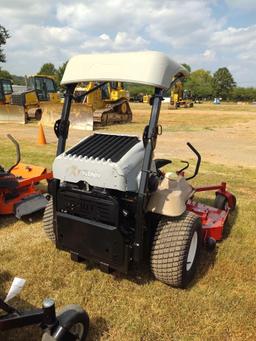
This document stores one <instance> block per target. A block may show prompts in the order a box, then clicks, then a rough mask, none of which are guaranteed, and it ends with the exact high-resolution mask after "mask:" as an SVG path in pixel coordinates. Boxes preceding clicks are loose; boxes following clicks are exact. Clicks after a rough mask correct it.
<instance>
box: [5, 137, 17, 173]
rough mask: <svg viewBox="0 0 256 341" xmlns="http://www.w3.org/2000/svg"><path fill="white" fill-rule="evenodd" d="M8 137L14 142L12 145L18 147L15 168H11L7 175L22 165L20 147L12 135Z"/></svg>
mask: <svg viewBox="0 0 256 341" xmlns="http://www.w3.org/2000/svg"><path fill="white" fill-rule="evenodd" d="M6 136H7V137H8V139H9V140H11V141H12V143H13V144H14V145H15V147H16V163H15V164H14V165H13V166H11V167H10V168H9V169H8V171H7V173H11V171H12V170H13V168H14V167H16V166H17V165H18V164H19V163H20V145H19V144H18V142H17V141H16V140H15V138H14V137H13V136H12V135H11V134H7V135H6Z"/></svg>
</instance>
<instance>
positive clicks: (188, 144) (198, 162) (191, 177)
mask: <svg viewBox="0 0 256 341" xmlns="http://www.w3.org/2000/svg"><path fill="white" fill-rule="evenodd" d="M187 146H188V147H189V148H190V149H191V150H192V152H194V153H195V154H196V156H197V163H196V168H195V171H194V174H193V175H192V176H190V177H188V178H186V180H191V179H193V178H194V177H196V176H197V174H198V171H199V168H200V165H201V155H200V154H199V152H198V151H197V150H196V148H195V147H194V146H192V144H191V143H189V142H187Z"/></svg>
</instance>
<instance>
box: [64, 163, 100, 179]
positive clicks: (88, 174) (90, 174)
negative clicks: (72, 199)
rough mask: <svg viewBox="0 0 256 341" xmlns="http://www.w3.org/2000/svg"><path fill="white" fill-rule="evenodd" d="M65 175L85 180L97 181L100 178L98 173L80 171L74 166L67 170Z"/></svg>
mask: <svg viewBox="0 0 256 341" xmlns="http://www.w3.org/2000/svg"><path fill="white" fill-rule="evenodd" d="M67 175H68V176H72V177H75V178H80V177H87V178H95V179H98V178H100V177H101V175H100V174H99V173H96V172H92V171H88V170H85V169H80V168H77V167H76V166H72V167H70V168H68V169H67Z"/></svg>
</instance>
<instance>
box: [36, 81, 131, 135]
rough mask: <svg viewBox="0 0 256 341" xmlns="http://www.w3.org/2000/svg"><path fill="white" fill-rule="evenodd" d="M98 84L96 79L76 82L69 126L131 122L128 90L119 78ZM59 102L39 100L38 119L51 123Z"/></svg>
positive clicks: (90, 127)
mask: <svg viewBox="0 0 256 341" xmlns="http://www.w3.org/2000/svg"><path fill="white" fill-rule="evenodd" d="M98 84H99V82H83V83H79V84H78V85H77V86H76V88H75V91H74V103H73V105H72V108H71V113H70V116H71V120H70V122H71V128H75V129H81V130H93V129H94V128H95V126H105V125H109V124H114V123H127V122H131V120H132V111H131V108H130V105H129V102H128V99H129V93H128V91H127V90H125V88H124V84H123V82H106V84H105V85H104V86H100V87H98V88H97V86H98ZM95 87H96V90H95ZM62 105H63V104H62V103H60V102H59V103H58V104H57V105H56V103H52V104H50V105H49V104H48V103H47V105H46V106H45V107H44V106H43V104H42V108H43V116H42V123H43V124H44V125H48V126H53V125H54V124H55V121H56V120H57V118H58V117H59V114H60V112H61V110H62Z"/></svg>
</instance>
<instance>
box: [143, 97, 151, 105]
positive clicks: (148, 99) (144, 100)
mask: <svg viewBox="0 0 256 341" xmlns="http://www.w3.org/2000/svg"><path fill="white" fill-rule="evenodd" d="M151 97H152V96H151V95H144V96H143V103H150V98H151Z"/></svg>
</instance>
